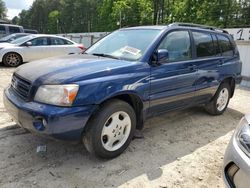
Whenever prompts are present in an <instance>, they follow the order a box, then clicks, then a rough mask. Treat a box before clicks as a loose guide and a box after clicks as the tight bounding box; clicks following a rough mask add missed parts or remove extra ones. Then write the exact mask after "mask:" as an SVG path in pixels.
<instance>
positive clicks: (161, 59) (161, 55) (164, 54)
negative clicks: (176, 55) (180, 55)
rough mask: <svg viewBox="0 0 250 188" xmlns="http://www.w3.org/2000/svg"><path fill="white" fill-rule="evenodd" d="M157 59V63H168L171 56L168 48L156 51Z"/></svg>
mask: <svg viewBox="0 0 250 188" xmlns="http://www.w3.org/2000/svg"><path fill="white" fill-rule="evenodd" d="M155 53H156V61H157V63H159V64H160V63H166V61H168V58H169V54H168V50H166V49H159V50H157V51H156V52H155Z"/></svg>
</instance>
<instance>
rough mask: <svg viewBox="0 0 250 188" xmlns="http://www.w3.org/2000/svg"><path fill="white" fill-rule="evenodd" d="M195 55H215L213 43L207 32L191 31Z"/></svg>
mask: <svg viewBox="0 0 250 188" xmlns="http://www.w3.org/2000/svg"><path fill="white" fill-rule="evenodd" d="M192 33H193V37H194V43H195V48H196V55H197V57H198V58H199V57H211V56H214V55H215V48H214V43H213V40H212V36H211V35H210V34H209V33H202V32H192Z"/></svg>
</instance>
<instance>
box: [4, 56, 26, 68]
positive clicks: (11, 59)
mask: <svg viewBox="0 0 250 188" xmlns="http://www.w3.org/2000/svg"><path fill="white" fill-rule="evenodd" d="M22 62H23V61H22V57H21V56H20V55H19V54H17V53H14V52H10V53H7V54H5V55H4V56H3V64H4V65H5V66H8V67H17V66H19V65H20V64H22Z"/></svg>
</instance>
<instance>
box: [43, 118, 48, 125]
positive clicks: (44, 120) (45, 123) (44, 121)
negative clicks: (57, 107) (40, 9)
mask: <svg viewBox="0 0 250 188" xmlns="http://www.w3.org/2000/svg"><path fill="white" fill-rule="evenodd" d="M42 122H43V125H44V126H45V127H47V121H46V119H44V118H43V121H42Z"/></svg>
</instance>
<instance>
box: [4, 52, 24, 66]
mask: <svg viewBox="0 0 250 188" xmlns="http://www.w3.org/2000/svg"><path fill="white" fill-rule="evenodd" d="M10 53H14V54H17V55H19V56H20V58H21V61H22V63H23V56H22V55H21V54H20V53H19V52H15V51H8V52H5V53H4V54H3V56H2V62H3V60H4V58H5V56H6V55H7V54H10Z"/></svg>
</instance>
